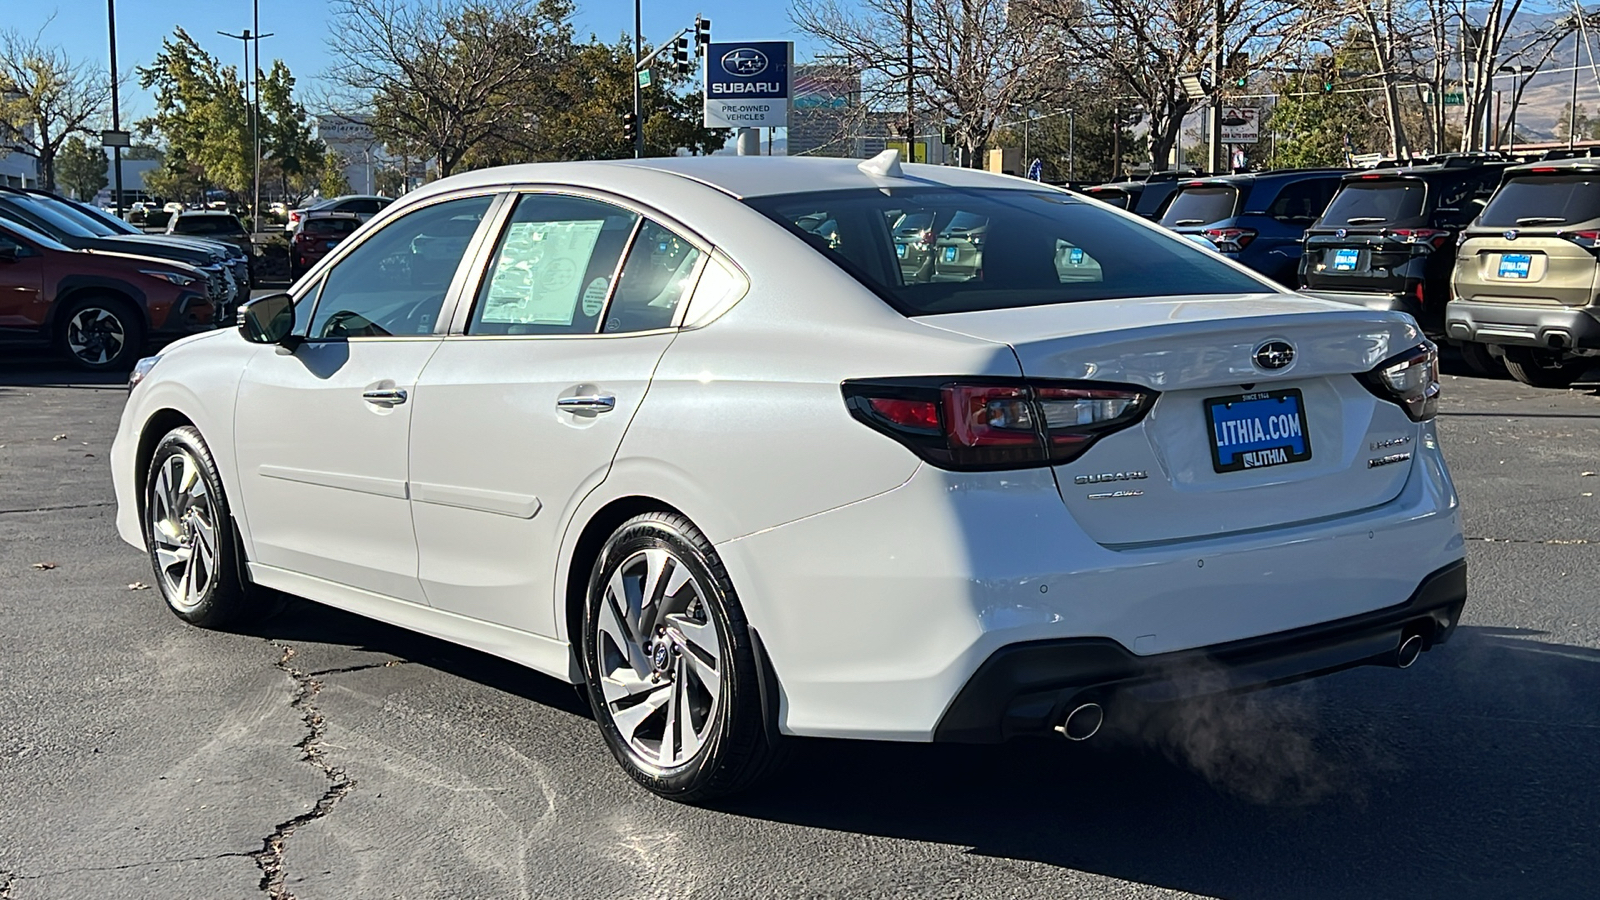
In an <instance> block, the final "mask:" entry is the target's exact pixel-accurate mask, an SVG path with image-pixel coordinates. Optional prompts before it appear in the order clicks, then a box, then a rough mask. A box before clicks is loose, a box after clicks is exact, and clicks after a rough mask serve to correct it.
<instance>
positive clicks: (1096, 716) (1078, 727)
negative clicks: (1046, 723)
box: [1056, 703, 1106, 741]
mask: <svg viewBox="0 0 1600 900" xmlns="http://www.w3.org/2000/svg"><path fill="white" fill-rule="evenodd" d="M1105 721H1106V711H1105V710H1104V709H1103V708H1101V706H1100V704H1098V703H1080V704H1078V705H1077V706H1075V707H1073V708H1072V711H1071V712H1069V713H1067V716H1066V718H1064V719H1062V720H1061V724H1060V725H1057V726H1056V731H1059V732H1061V735H1062V736H1063V737H1065V738H1066V739H1067V740H1069V741H1087V740H1088V739H1089V738H1092V737H1094V736H1095V735H1096V734H1097V733H1098V732H1099V731H1100V726H1101V725H1103V724H1105Z"/></svg>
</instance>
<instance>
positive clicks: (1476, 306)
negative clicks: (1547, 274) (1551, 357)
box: [1444, 300, 1600, 350]
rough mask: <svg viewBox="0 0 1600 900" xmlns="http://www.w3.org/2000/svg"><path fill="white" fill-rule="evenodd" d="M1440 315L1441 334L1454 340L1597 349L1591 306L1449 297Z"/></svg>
mask: <svg viewBox="0 0 1600 900" xmlns="http://www.w3.org/2000/svg"><path fill="white" fill-rule="evenodd" d="M1444 318H1445V333H1446V334H1447V335H1448V336H1449V337H1451V338H1453V339H1455V340H1458V341H1473V342H1475V343H1479V344H1500V345H1502V346H1507V347H1549V348H1552V349H1557V350H1564V349H1571V348H1573V347H1579V348H1583V349H1589V350H1600V318H1597V317H1596V314H1595V310H1593V309H1592V308H1587V307H1584V308H1578V309H1573V308H1570V307H1569V308H1563V307H1542V306H1511V305H1507V304H1503V303H1473V302H1471V301H1468V300H1451V301H1450V304H1449V306H1448V307H1446V309H1445V314H1444Z"/></svg>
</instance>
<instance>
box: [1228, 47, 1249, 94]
mask: <svg viewBox="0 0 1600 900" xmlns="http://www.w3.org/2000/svg"><path fill="white" fill-rule="evenodd" d="M1228 71H1230V72H1232V73H1234V77H1233V86H1234V87H1236V88H1242V87H1246V86H1248V85H1249V84H1250V54H1248V53H1246V52H1244V51H1243V50H1235V51H1233V52H1232V53H1230V54H1228Z"/></svg>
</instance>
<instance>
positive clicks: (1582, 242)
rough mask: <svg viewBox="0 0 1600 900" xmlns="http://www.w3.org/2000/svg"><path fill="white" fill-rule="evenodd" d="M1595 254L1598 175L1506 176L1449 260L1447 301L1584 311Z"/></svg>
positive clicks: (1583, 169) (1584, 166)
mask: <svg viewBox="0 0 1600 900" xmlns="http://www.w3.org/2000/svg"><path fill="white" fill-rule="evenodd" d="M1597 246H1600V167H1597V166H1595V165H1593V163H1592V161H1589V160H1581V161H1574V162H1572V163H1567V164H1559V165H1548V166H1546V165H1535V166H1531V167H1521V168H1516V169H1511V170H1509V171H1508V173H1507V177H1506V179H1505V183H1504V184H1502V185H1501V187H1500V190H1499V191H1497V192H1496V193H1495V195H1494V199H1492V200H1490V201H1489V205H1488V206H1487V207H1485V208H1484V210H1483V214H1482V215H1480V216H1479V217H1478V221H1477V223H1475V224H1474V226H1473V227H1472V228H1470V229H1468V230H1467V231H1466V232H1465V233H1464V234H1463V235H1462V241H1461V246H1460V249H1459V250H1458V251H1457V254H1456V269H1455V278H1454V283H1455V291H1454V296H1456V297H1459V298H1461V299H1463V300H1471V301H1474V302H1478V303H1508V304H1512V303H1514V304H1518V305H1522V306H1588V305H1589V304H1590V303H1592V302H1593V301H1594V296H1595V294H1594V292H1595V286H1596V285H1595V278H1596V271H1597V269H1600V263H1597V261H1596V253H1595V249H1592V248H1595V247H1597Z"/></svg>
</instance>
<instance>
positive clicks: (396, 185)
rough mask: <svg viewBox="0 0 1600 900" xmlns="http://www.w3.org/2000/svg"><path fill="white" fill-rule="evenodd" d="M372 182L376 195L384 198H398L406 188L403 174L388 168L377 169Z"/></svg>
mask: <svg viewBox="0 0 1600 900" xmlns="http://www.w3.org/2000/svg"><path fill="white" fill-rule="evenodd" d="M372 180H373V183H374V186H375V187H376V188H377V190H378V193H380V194H382V195H383V196H385V197H398V196H400V195H401V193H403V192H404V191H405V188H406V178H405V174H404V173H402V172H401V171H400V170H399V169H394V168H390V167H388V166H385V167H383V168H381V169H379V170H378V171H377V172H376V173H375V174H374V175H373V176H372Z"/></svg>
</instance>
